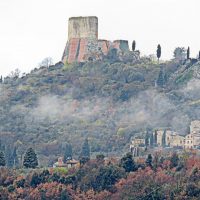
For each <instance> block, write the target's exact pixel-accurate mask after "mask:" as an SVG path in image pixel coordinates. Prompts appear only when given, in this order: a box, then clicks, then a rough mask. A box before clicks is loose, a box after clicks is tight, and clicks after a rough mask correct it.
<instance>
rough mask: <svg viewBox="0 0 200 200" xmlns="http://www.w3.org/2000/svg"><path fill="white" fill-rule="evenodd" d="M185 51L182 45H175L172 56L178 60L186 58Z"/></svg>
mask: <svg viewBox="0 0 200 200" xmlns="http://www.w3.org/2000/svg"><path fill="white" fill-rule="evenodd" d="M186 56H187V53H186V49H185V48H184V47H177V48H176V49H175V50H174V58H175V59H176V60H178V61H183V60H185V59H186Z"/></svg>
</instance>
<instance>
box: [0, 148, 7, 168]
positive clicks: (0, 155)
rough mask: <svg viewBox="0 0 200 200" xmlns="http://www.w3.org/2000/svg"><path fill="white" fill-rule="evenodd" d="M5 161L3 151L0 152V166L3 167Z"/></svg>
mask: <svg viewBox="0 0 200 200" xmlns="http://www.w3.org/2000/svg"><path fill="white" fill-rule="evenodd" d="M5 165H6V160H5V156H4V153H3V151H0V166H5Z"/></svg>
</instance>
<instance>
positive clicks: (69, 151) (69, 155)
mask: <svg viewBox="0 0 200 200" xmlns="http://www.w3.org/2000/svg"><path fill="white" fill-rule="evenodd" d="M71 159H72V145H71V144H70V143H67V144H66V147H65V152H64V162H66V161H67V160H71Z"/></svg>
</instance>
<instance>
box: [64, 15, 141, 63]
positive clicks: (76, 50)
mask: <svg viewBox="0 0 200 200" xmlns="http://www.w3.org/2000/svg"><path fill="white" fill-rule="evenodd" d="M108 56H110V57H112V58H115V57H117V58H118V59H119V60H124V59H125V60H127V61H131V60H136V59H139V52H138V51H136V52H132V51H130V50H129V45H128V41H127V40H115V41H113V42H111V41H108V40H98V18H97V17H72V18H70V19H69V24H68V42H67V44H66V47H65V50H64V53H63V57H62V61H63V63H73V62H86V61H94V60H102V59H104V58H106V57H108Z"/></svg>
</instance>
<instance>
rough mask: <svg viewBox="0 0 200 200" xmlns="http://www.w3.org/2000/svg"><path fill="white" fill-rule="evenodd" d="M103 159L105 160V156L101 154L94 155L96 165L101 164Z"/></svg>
mask: <svg viewBox="0 0 200 200" xmlns="http://www.w3.org/2000/svg"><path fill="white" fill-rule="evenodd" d="M104 158H105V156H104V155H103V154H98V155H96V160H97V162H98V163H103V162H104Z"/></svg>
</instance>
